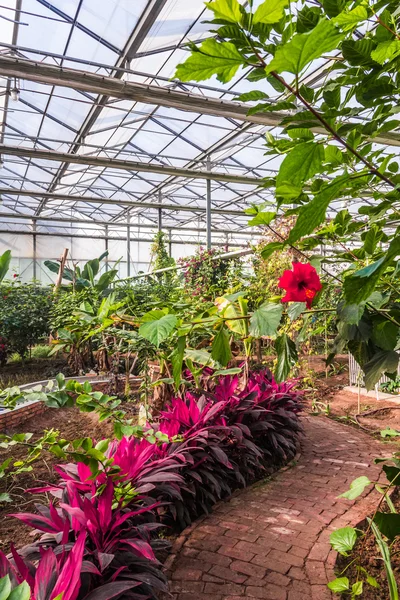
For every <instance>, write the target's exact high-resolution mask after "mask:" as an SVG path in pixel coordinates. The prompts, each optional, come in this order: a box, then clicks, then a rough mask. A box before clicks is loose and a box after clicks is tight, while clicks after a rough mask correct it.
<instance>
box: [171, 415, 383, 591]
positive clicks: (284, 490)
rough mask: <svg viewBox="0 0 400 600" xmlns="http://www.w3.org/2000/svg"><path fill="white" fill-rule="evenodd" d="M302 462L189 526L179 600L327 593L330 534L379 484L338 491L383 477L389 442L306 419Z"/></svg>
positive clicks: (363, 510) (174, 583)
mask: <svg viewBox="0 0 400 600" xmlns="http://www.w3.org/2000/svg"><path fill="white" fill-rule="evenodd" d="M304 426H305V438H304V439H303V441H302V449H301V452H302V454H301V457H300V460H299V462H298V464H297V465H295V466H294V467H293V468H291V469H288V470H286V471H283V472H282V471H281V472H280V473H278V474H277V475H276V477H275V478H274V479H273V480H272V481H269V482H265V483H260V484H256V485H255V486H253V487H251V488H249V489H247V490H244V491H242V492H240V493H238V494H237V495H235V496H234V497H233V498H232V499H231V500H230V501H229V502H223V503H221V504H219V505H218V506H217V507H216V509H215V511H214V512H213V514H212V515H209V516H207V517H205V518H203V519H202V520H200V521H198V522H197V523H195V524H194V525H193V526H192V527H190V528H189V529H187V530H186V531H185V532H184V533H183V534H182V535H181V536H180V537H179V538H178V540H177V541H176V544H175V547H174V550H173V552H174V554H172V555H171V556H170V558H169V561H168V563H169V565H170V570H169V580H170V591H171V593H172V598H173V599H174V600H193V598H195V599H196V600H242V599H243V598H244V597H245V598H262V599H266V600H325V599H330V598H332V597H333V596H332V595H331V594H330V592H329V590H328V589H327V587H326V583H327V582H328V581H329V580H331V579H333V578H334V574H333V565H334V562H335V559H336V555H335V553H334V552H333V551H332V550H331V547H330V544H329V535H330V533H331V531H332V530H333V529H336V528H337V527H345V526H346V525H349V524H351V525H355V524H356V523H358V522H359V521H360V520H361V519H363V518H364V517H365V516H366V515H367V514H368V513H369V512H370V511H371V510H372V507H373V505H374V500H375V499H376V496H375V494H376V492H374V491H373V492H370V493H368V494H367V495H364V496H362V497H361V498H358V499H357V501H355V502H351V501H348V500H343V499H337V496H338V494H340V493H342V492H344V491H345V490H346V489H348V486H349V484H350V482H351V481H352V480H353V479H354V478H355V477H359V476H360V475H364V474H368V476H369V477H370V478H372V477H378V474H379V473H380V469H379V467H377V466H375V465H373V459H374V458H375V457H376V456H388V454H390V450H391V448H390V447H389V448H388V446H387V445H385V446H384V445H383V444H382V443H381V442H379V441H377V440H374V439H372V438H371V437H369V436H368V435H366V434H364V433H362V432H359V431H357V430H355V429H352V428H351V427H349V426H346V425H342V424H340V423H336V422H334V421H330V420H329V419H326V418H324V417H307V418H305V419H304Z"/></svg>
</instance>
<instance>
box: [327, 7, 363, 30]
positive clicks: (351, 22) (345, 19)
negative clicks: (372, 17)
mask: <svg viewBox="0 0 400 600" xmlns="http://www.w3.org/2000/svg"><path fill="white" fill-rule="evenodd" d="M367 19H368V13H367V9H366V8H364V7H363V6H356V7H355V8H353V10H350V11H349V12H341V13H340V14H339V15H338V16H337V17H335V18H334V19H333V22H334V23H336V25H340V27H341V28H342V29H343V31H348V30H350V29H353V27H356V26H357V25H358V23H360V22H361V21H366V20H367Z"/></svg>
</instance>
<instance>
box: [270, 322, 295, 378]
mask: <svg viewBox="0 0 400 600" xmlns="http://www.w3.org/2000/svg"><path fill="white" fill-rule="evenodd" d="M275 350H276V352H277V354H278V362H277V365H276V369H275V379H276V381H277V382H278V383H279V382H281V381H284V380H285V379H286V378H287V376H288V375H289V373H290V369H291V368H292V367H293V366H294V365H295V364H296V361H297V358H298V357H297V350H296V344H295V343H294V342H293V341H292V340H291V339H290V337H289V336H288V335H287V334H286V333H283V334H282V335H280V336H279V337H277V338H276V341H275Z"/></svg>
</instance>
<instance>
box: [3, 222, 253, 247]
mask: <svg viewBox="0 0 400 600" xmlns="http://www.w3.org/2000/svg"><path fill="white" fill-rule="evenodd" d="M10 224H11V223H10ZM12 225H17V223H12ZM4 233H9V234H12V235H32V231H16V230H13V229H0V234H4ZM36 235H37V236H40V235H42V236H47V237H49V236H52V237H57V238H58V237H65V238H71V239H74V238H77V239H80V238H83V239H86V240H87V239H88V236H87V235H84V234H71V233H52V232H50V231H38V232H36ZM90 239H93V240H104V235H93V236H90ZM108 239H109V240H111V241H116V242H124V241H126V236H124V237H109V238H108ZM131 242H146V243H151V240H148V239H146V238H140V237H137V238H136V237H135V238H132V237H131ZM171 244H179V245H180V246H185V245H186V244H188V245H189V246H198V245H199V242H198V241H193V242H192V241H190V240H172V241H171ZM232 245H233V246H236V247H238V248H247V245H246V244H232ZM214 246H225V243H224V242H216V243H215V244H214Z"/></svg>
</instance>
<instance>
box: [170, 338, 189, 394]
mask: <svg viewBox="0 0 400 600" xmlns="http://www.w3.org/2000/svg"><path fill="white" fill-rule="evenodd" d="M185 348H186V336H185V335H181V336H180V337H178V342H177V345H176V348H175V350H174V351H173V353H172V355H171V363H172V376H173V378H174V383H175V387H176V389H178V388H179V386H180V383H181V379H182V365H183V354H184V352H185Z"/></svg>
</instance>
